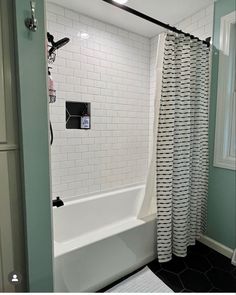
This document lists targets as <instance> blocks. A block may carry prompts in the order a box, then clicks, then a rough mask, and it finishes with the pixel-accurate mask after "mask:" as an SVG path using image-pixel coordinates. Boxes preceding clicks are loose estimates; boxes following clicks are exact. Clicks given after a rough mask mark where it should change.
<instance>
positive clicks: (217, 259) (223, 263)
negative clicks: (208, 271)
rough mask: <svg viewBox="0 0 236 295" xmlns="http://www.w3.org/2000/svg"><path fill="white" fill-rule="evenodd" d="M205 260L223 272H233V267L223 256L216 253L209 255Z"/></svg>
mask: <svg viewBox="0 0 236 295" xmlns="http://www.w3.org/2000/svg"><path fill="white" fill-rule="evenodd" d="M207 259H208V261H209V262H210V263H211V265H212V266H213V267H215V268H219V269H221V270H224V271H232V270H234V266H233V265H232V264H231V261H230V259H229V258H227V257H225V256H223V255H222V254H220V253H217V252H216V251H214V252H212V253H210V254H209V255H208V256H207Z"/></svg>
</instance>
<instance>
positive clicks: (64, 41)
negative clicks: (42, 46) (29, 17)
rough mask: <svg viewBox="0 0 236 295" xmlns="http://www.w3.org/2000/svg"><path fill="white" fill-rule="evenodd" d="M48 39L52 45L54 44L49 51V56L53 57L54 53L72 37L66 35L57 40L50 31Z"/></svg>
mask: <svg viewBox="0 0 236 295" xmlns="http://www.w3.org/2000/svg"><path fill="white" fill-rule="evenodd" d="M47 39H48V42H49V43H51V45H52V46H51V48H50V49H49V51H48V58H49V59H50V58H51V57H52V55H53V54H54V53H55V51H56V50H58V49H59V48H61V47H63V46H65V45H66V44H67V43H68V42H69V41H70V39H69V38H67V37H66V38H63V39H61V40H58V41H57V42H55V41H54V37H53V35H51V34H50V33H47ZM54 60H55V57H54ZM54 60H53V61H54Z"/></svg>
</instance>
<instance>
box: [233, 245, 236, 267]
mask: <svg viewBox="0 0 236 295" xmlns="http://www.w3.org/2000/svg"><path fill="white" fill-rule="evenodd" d="M232 264H233V265H235V266H236V249H235V250H234V254H233V257H232Z"/></svg>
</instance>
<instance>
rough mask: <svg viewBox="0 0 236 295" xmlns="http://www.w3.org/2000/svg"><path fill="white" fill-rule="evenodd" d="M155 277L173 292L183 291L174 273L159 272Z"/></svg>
mask: <svg viewBox="0 0 236 295" xmlns="http://www.w3.org/2000/svg"><path fill="white" fill-rule="evenodd" d="M157 276H158V277H159V278H160V279H161V280H162V281H163V282H164V283H165V284H166V285H167V286H168V287H170V288H171V289H172V290H173V291H174V292H180V291H182V290H183V289H184V287H183V285H182V283H181V281H180V279H179V278H178V276H177V275H176V274H174V273H171V272H169V271H166V270H161V271H159V272H158V273H157Z"/></svg>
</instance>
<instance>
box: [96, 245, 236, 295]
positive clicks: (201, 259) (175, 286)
mask: <svg viewBox="0 0 236 295" xmlns="http://www.w3.org/2000/svg"><path fill="white" fill-rule="evenodd" d="M148 267H149V268H150V269H151V270H152V271H153V272H154V273H155V274H156V275H157V276H158V277H159V278H160V279H161V280H162V281H163V282H164V283H165V284H166V285H168V286H169V287H170V288H171V289H172V290H173V291H174V292H195V293H197V292H236V267H234V266H233V265H232V264H231V261H230V259H228V258H226V257H225V256H223V255H221V254H219V253H217V252H216V251H214V250H212V249H210V248H208V247H207V246H205V245H203V244H201V243H199V242H197V243H196V245H195V246H190V247H189V248H188V255H187V257H185V258H179V257H176V256H174V257H173V259H172V260H171V261H170V262H167V263H159V262H158V261H157V260H154V261H152V262H151V263H149V264H148ZM132 274H133V273H132ZM132 274H130V275H132ZM130 275H128V276H126V277H124V278H122V279H121V280H119V281H117V282H115V283H114V284H112V285H110V286H108V287H106V288H104V289H102V290H101V291H99V292H105V291H106V290H108V289H109V288H111V287H113V286H114V285H116V284H117V283H119V282H121V281H122V280H124V279H126V278H127V277H129V276H130Z"/></svg>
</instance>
